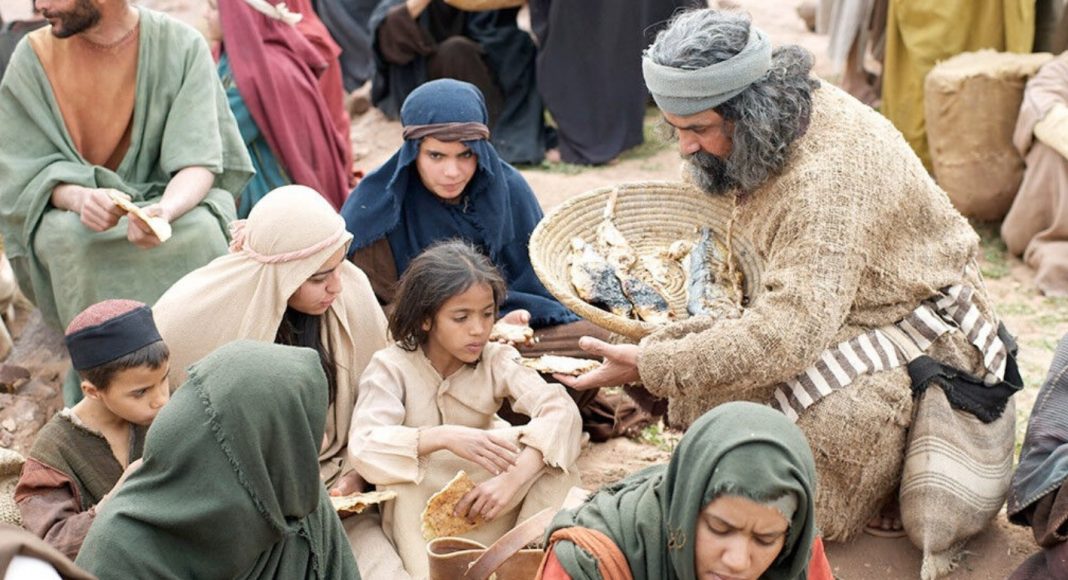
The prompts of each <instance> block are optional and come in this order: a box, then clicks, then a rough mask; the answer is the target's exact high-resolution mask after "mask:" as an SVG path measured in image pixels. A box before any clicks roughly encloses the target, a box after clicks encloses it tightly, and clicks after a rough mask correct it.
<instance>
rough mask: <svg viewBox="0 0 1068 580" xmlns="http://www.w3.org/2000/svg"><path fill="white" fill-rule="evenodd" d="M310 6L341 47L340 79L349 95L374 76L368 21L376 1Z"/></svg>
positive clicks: (317, 1) (329, 0) (334, 0)
mask: <svg viewBox="0 0 1068 580" xmlns="http://www.w3.org/2000/svg"><path fill="white" fill-rule="evenodd" d="M312 5H313V6H314V8H315V12H316V14H318V15H319V19H320V20H322V21H323V24H325V25H326V29H327V30H329V31H330V36H331V37H333V39H334V42H336V43H337V44H338V46H340V47H341V56H340V57H338V60H339V61H340V62H341V78H342V80H343V81H344V83H345V92H348V93H351V92H352V91H355V90H356V89H359V88H360V87H362V86H363V85H364V83H366V82H367V81H369V80H371V79H372V78H373V77H374V74H375V57H374V51H373V50H372V49H371V29H370V21H371V12H373V11H374V9H375V6H377V5H378V0H313V2H312Z"/></svg>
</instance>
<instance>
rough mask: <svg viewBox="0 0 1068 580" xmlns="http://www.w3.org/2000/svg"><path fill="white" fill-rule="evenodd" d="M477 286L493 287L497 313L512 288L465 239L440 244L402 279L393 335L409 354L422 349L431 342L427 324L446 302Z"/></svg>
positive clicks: (391, 326)
mask: <svg viewBox="0 0 1068 580" xmlns="http://www.w3.org/2000/svg"><path fill="white" fill-rule="evenodd" d="M476 284H486V285H488V286H489V287H490V289H491V290H492V291H493V308H494V310H496V309H497V308H498V307H499V306H500V305H501V302H502V301H503V300H504V296H505V293H506V292H507V291H508V287H507V286H506V285H505V283H504V278H503V277H501V273H500V272H499V271H498V270H497V267H496V266H494V265H493V262H491V261H490V259H489V258H487V257H486V256H485V254H483V253H482V252H480V251H478V249H476V248H475V247H474V246H472V245H471V244H469V243H467V242H465V241H462V240H449V241H446V242H438V243H436V244H434V245H432V246H430V247H429V248H427V249H426V250H423V253H421V254H419V255H418V256H416V258H415V259H414V260H412V261H411V263H410V264H408V269H407V270H405V272H404V275H403V276H401V279H400V284H399V285H398V287H397V297H396V300H395V301H394V305H395V307H394V308H393V312H392V313H390V315H389V332H390V334H391V335H392V336H393V339H394V340H396V341H397V345H399V346H400V347H401V348H403V349H404V350H408V351H414V350H415V349H417V348H419V345H420V344H423V343H424V342H426V339H427V331H425V330H423V323H424V322H426V321H427V320H433V319H434V315H435V314H437V313H438V310H440V309H441V305H442V304H445V301H446V300H448V299H449V298H452V297H453V296H456V295H457V294H462V293H463V292H465V291H466V290H467V289H468V288H470V287H472V286H474V285H476Z"/></svg>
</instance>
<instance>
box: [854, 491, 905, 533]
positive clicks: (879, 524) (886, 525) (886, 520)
mask: <svg viewBox="0 0 1068 580" xmlns="http://www.w3.org/2000/svg"><path fill="white" fill-rule="evenodd" d="M864 531H865V532H867V533H869V534H871V535H873V536H881V537H886V538H900V537H901V536H904V535H905V526H904V525H903V524H902V523H901V505H900V504H898V502H897V498H896V497H895V498H893V499H891V500H890V501H888V502H886V503H885V504H884V505H883V509H882V510H880V511H879V515H877V516H875V517H874V518H872V519H871V520H870V521H868V525H867V526H865V527H864Z"/></svg>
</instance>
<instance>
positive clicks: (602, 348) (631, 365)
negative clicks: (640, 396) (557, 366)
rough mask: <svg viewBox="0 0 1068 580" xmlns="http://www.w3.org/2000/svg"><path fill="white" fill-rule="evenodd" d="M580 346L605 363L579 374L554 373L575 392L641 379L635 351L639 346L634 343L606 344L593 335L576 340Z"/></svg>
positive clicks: (638, 349) (637, 350) (555, 376)
mask: <svg viewBox="0 0 1068 580" xmlns="http://www.w3.org/2000/svg"><path fill="white" fill-rule="evenodd" d="M579 348H581V349H582V350H584V351H586V352H588V353H590V354H592V355H594V356H599V357H601V358H603V359H604V363H603V364H602V365H601V366H600V367H598V368H597V369H596V370H592V371H590V372H588V373H586V374H584V375H581V376H578V377H571V376H567V375H553V378H554V379H556V380H558V381H560V383H562V384H563V385H564V386H567V387H571V388H572V389H575V390H576V391H586V390H589V389H596V388H599V387H614V386H617V385H622V384H625V383H633V382H637V381H639V380H641V376H640V375H639V374H638V353H639V352H640V351H641V349H640V348H639V347H638V345H636V344H609V343H607V342H605V341H603V340H598V339H596V338H593V337H592V336H584V337H582V338H580V339H579Z"/></svg>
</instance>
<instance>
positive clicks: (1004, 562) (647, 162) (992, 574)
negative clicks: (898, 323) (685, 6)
mask: <svg viewBox="0 0 1068 580" xmlns="http://www.w3.org/2000/svg"><path fill="white" fill-rule="evenodd" d="M198 1H199V0H157V1H156V5H157V6H158V7H160V8H163V9H166V10H168V11H170V12H173V13H175V14H176V15H178V16H179V17H182V18H183V19H185V20H187V21H190V22H194V21H195V20H196V15H197V14H198V13H199V8H198V6H197V4H196V2H198ZM712 2H713V3H716V0H712ZM718 3H719V4H721V5H726V4H728V1H727V0H719V2H718ZM798 3H799V0H786V1H779V0H732V1H730V2H729V4H730V5H731V6H736V7H740V8H741V9H744V10H748V11H749V12H750V13H751V14H752V16H753V18H754V20H755V21H756V22H757V24H758V25H760V26H761V27H762V28H764V29H765V30H766V31H768V32H769V33H770V36H771V37H772V39H773V40H774V41H775V42H776V43H779V44H782V43H796V44H801V45H802V46H804V47H806V48H808V49H809V50H811V51H812V52H813V53H814V54H815V55H816V57H817V65H816V72H817V73H818V74H821V75H822V76H825V77H830V76H831V75H830V74H829V71H828V70H826V65H825V63H824V62H822V56H823V50H824V47H825V45H826V39H825V38H824V37H821V36H818V35H815V34H813V33H810V32H808V31H807V30H806V29H805V28H804V25H803V23H802V21H801V20H800V18H798V17H797V15H796V13H795V11H794V7H795V5H796V4H798ZM27 4H29V2H28V0H0V13H2V14H3V15H4V16H5V17H7V18H11V17H13V16H15V15H17V14H19V13H21V12H24V11H25V7H26V5H27ZM832 80H833V78H832ZM655 124H656V115H655V112H654V111H650V115H649V117H648V118H647V123H646V125H647V131H646V133H647V137H649V139H647V141H648V142H647V143H646V144H644V145H642V146H640V147H637V148H635V149H634V150H631V151H628V152H626V153H624V154H623V155H622V156H621V157H620V158H619V159H618V160H617V161H616V162H614V163H611V164H608V165H605V166H602V167H593V168H589V167H579V166H573V165H567V164H557V165H543V166H540V167H529V168H523V169H522V173H523V175H524V176H525V177H526V179H527V180H528V181H529V182H530V184H531V186H532V188H533V189H534V191H535V193H536V194H537V196H538V198H539V200H540V201H541V202H542V205H543V206H544V207H545V209H546V210H547V211H551V209H552V207H553V206H555V205H557V204H559V203H560V202H562V201H563V200H566V199H568V198H569V197H571V196H574V195H576V194H578V193H581V192H584V191H588V190H590V189H594V188H597V187H602V186H607V185H613V184H617V183H621V182H631V181H647V180H671V179H677V177H678V169H679V157H678V155H677V153H675V151H674V150H673V149H672V148H671V146H670V145H669V144H666V143H664V142H662V141H660V140H659V139H657V138H656V137H655V135H654V133H655V131H654V125H655ZM352 138H353V145H354V151H355V153H356V156H357V160H356V166H357V169H362V170H363V171H365V172H369V171H371V170H372V169H374V168H375V167H377V166H378V164H380V163H381V162H382V161H384V160H385V159H387V158H388V157H389V156H390V155H392V153H393V152H394V151H395V150H396V148H397V146H398V145H399V144H400V142H401V137H400V127H399V125H398V124H397V123H395V122H391V121H389V120H388V119H385V118H384V117H383V116H382V115H381V114H380V113H378V112H377V111H376V110H374V109H372V110H371V111H369V112H367V113H365V114H364V115H362V116H360V117H358V118H356V119H354V120H353V131H352ZM977 229H978V230H979V231H980V233H981V234H982V236H983V256H982V269H983V273H984V276H985V278H986V283H987V288H988V290H989V292H990V293H991V295H992V296H993V298H994V300H995V303H996V305H997V309H998V312H999V314H1000V315H1001V317H1002V319H1003V320H1004V321H1005V323H1006V325H1007V326H1008V327H1009V328H1010V330H1012V331H1013V332H1014V333H1015V334H1016V335H1017V337H1018V340H1019V343H1020V361H1021V369H1022V371H1023V375H1024V379H1025V384H1026V388H1025V390H1024V391H1023V392H1021V393H1020V394H1018V395H1017V401H1016V403H1017V414H1018V429H1017V432H1018V440H1022V437H1023V433H1024V429H1025V426H1026V420H1027V417H1028V414H1029V412H1030V409H1031V406H1032V405H1033V403H1034V396H1035V393H1036V392H1037V390H1038V386H1039V385H1040V384H1041V381H1042V379H1043V377H1044V375H1045V372H1046V369H1047V368H1048V366H1049V363H1050V360H1051V359H1052V355H1053V349H1054V347H1055V346H1056V343H1057V341H1058V340H1059V338H1060V337H1061V336H1063V335H1064V334H1066V333H1068V299H1053V298H1045V297H1043V296H1041V295H1040V294H1039V293H1038V292H1037V291H1036V290H1035V287H1034V284H1033V283H1032V276H1033V272H1032V271H1031V270H1030V269H1029V268H1028V267H1027V266H1025V265H1024V264H1022V263H1021V262H1020V261H1019V260H1017V259H1016V258H1013V257H1011V256H1008V255H1007V253H1006V251H1005V247H1004V244H1003V243H1002V242H1001V240H1000V238H999V237H998V236H997V229H996V227H995V226H991V225H984V224H977ZM12 327H13V329H14V331H15V334H16V336H17V339H16V348H15V351H14V352H13V353H12V355H11V358H10V362H13V363H16V364H19V365H22V366H25V367H26V368H28V369H30V370H31V373H32V375H31V378H30V379H29V380H19V381H17V382H16V384H15V389H14V392H9V391H7V390H4V388H3V386H2V385H0V446H3V447H9V448H14V449H16V450H18V451H20V452H23V453H25V452H26V451H28V449H29V446H30V445H31V444H32V441H33V437H34V435H35V434H36V432H37V430H38V429H39V428H40V426H41V425H42V424H43V423H44V421H45V420H46V419H47V418H48V417H50V416H51V415H52V414H53V413H54V412H55V411H56V410H57V409H59V408H60V406H61V401H60V398H59V389H58V386H59V384H60V382H61V380H62V376H63V373H65V372H66V367H67V361H66V357H65V355H64V354H63V349H62V340H61V337H60V336H58V335H57V334H56V333H55V332H53V331H50V330H49V329H47V328H46V327H44V326H43V325H42V324H41V322H40V319H39V314H38V313H35V312H34V313H22V314H21V316H20V317H19V319H18V320H17V321H16V322H15V323H14V324H13V325H12ZM3 379H4V378H3V377H2V376H0V381H3ZM678 437H679V434H678V433H672V432H668V431H665V430H663V429H662V428H661V427H660V426H653V427H650V428H647V429H645V430H644V431H642V432H641V433H640V435H639V436H637V437H635V438H634V439H616V440H613V441H610V442H608V443H603V444H593V445H590V446H589V447H588V448H587V449H586V450H585V452H584V453H583V457H582V459H581V460H580V464H581V466H582V468H583V480H584V483H585V485H586V486H587V487H589V488H595V487H597V486H599V485H601V484H603V483H606V482H610V481H614V480H616V479H618V478H620V477H622V476H625V475H626V474H628V473H631V472H633V471H636V470H638V469H640V468H642V467H645V466H647V465H649V464H652V463H657V462H663V461H666V460H667V459H668V457H669V456H670V451H671V449H672V448H673V446H674V444H675V443H676V442H677V440H678ZM1034 549H1035V548H1034V543H1033V541H1032V540H1031V538H1030V535H1029V533H1028V532H1027V531H1026V530H1023V529H1021V528H1017V527H1014V526H1010V525H1009V524H1008V523H1007V522H1006V521H1005V518H1004V515H1002V516H1000V517H999V518H998V520H997V521H996V522H995V524H994V525H992V526H991V528H990V529H989V530H987V531H986V532H984V533H983V534H982V535H981V536H979V537H978V538H976V539H974V540H973V541H972V542H971V543H970V544H969V546H968V555H967V556H966V557H965V559H964V560H963V562H962V564H961V566H960V568H959V569H958V571H957V572H955V573H954V574H953V575H951V576H950V577H951V578H974V579H981V580H986V579H991V580H992V579H1001V578H1005V577H1007V576H1008V574H1009V573H1010V572H1011V571H1012V570H1013V569H1014V568H1015V566H1016V565H1018V564H1019V562H1020V561H1022V560H1023V559H1024V558H1025V557H1026V555H1028V554H1030V553H1031V552H1032V551H1034ZM828 556H829V558H830V561H831V563H832V567H833V568H834V569H835V575H836V576H837V577H838V578H840V579H843V580H854V579H856V580H861V579H869V578H892V579H897V578H902V579H904V578H916V577H917V576H918V574H919V566H920V554H919V551H918V550H917V549H916V548H914V547H913V546H912V545H911V543H909V541H908V540H907V539H894V540H888V539H883V538H875V537H872V536H866V535H862V536H861V537H860V538H858V539H856V540H855V541H853V542H851V543H848V544H831V545H829V546H828Z"/></svg>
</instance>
